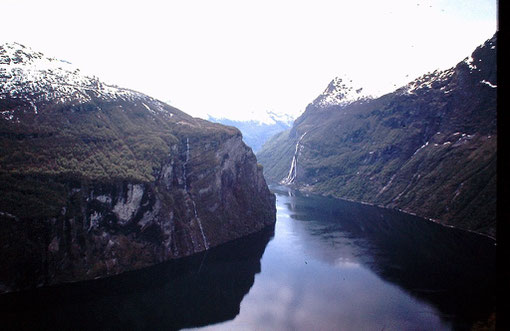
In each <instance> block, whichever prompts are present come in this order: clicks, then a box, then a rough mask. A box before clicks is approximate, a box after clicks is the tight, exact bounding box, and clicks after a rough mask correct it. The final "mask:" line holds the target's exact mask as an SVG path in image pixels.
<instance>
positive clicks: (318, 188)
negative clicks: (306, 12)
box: [257, 35, 497, 236]
mask: <svg viewBox="0 0 510 331" xmlns="http://www.w3.org/2000/svg"><path fill="white" fill-rule="evenodd" d="M496 43H497V36H496V35H494V36H493V37H492V38H491V39H489V40H488V41H486V42H485V43H484V44H483V45H482V46H480V47H478V48H477V49H476V50H475V51H474V52H473V53H472V55H471V56H469V57H467V58H465V59H464V60H463V61H461V62H460V63H458V64H457V65H456V66H455V67H453V68H450V69H448V70H444V71H439V70H436V71H434V72H431V73H428V74H426V75H423V76H422V77H419V78H418V79H416V80H414V81H412V82H410V83H409V84H407V85H406V86H403V87H401V88H399V89H397V90H396V91H394V92H393V93H389V94H386V95H383V96H381V97H378V98H372V99H371V98H368V97H367V98H359V100H353V98H352V95H353V93H352V91H353V89H349V90H348V91H349V92H350V96H351V97H349V94H348V93H343V94H339V93H334V94H333V95H331V93H330V92H331V91H335V90H336V88H333V87H334V86H335V85H338V84H337V82H335V80H334V81H333V82H332V83H331V84H330V86H328V88H327V89H326V91H325V92H324V93H323V94H322V95H321V96H319V97H318V98H317V99H316V100H315V101H314V102H312V103H311V104H309V105H308V106H307V108H306V110H305V112H304V113H303V114H302V115H301V116H300V117H299V118H298V119H296V121H295V122H294V125H293V127H292V128H291V129H289V130H287V131H284V132H282V133H280V134H278V135H276V136H274V137H273V138H271V139H270V140H269V141H268V142H267V143H266V144H265V145H264V146H263V148H262V150H261V151H260V152H259V153H258V154H257V157H258V160H259V162H260V163H261V164H262V165H263V166H264V174H265V176H266V179H267V180H269V181H271V182H281V183H283V184H286V185H292V186H295V187H296V188H299V189H301V190H305V191H311V192H315V193H320V194H323V195H331V196H334V197H338V198H343V199H347V200H353V201H358V202H363V203H369V204H376V205H380V206H384V207H388V208H397V209H401V210H403V211H406V212H408V213H412V214H417V215H419V216H422V217H426V218H429V219H432V220H436V221H439V222H441V223H443V224H446V225H451V226H456V227H459V228H463V229H468V230H472V231H476V232H480V233H485V234H488V235H491V236H494V235H495V231H496V161H497V160H496V150H497V130H496V124H497V121H496V93H497V82H496ZM354 91H355V90H354ZM354 95H355V94H354ZM345 97H346V99H344V98H345ZM325 101H327V102H325Z"/></svg>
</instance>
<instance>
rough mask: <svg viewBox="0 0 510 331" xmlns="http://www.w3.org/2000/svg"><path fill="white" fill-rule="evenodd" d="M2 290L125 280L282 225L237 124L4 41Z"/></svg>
mask: <svg viewBox="0 0 510 331" xmlns="http://www.w3.org/2000/svg"><path fill="white" fill-rule="evenodd" d="M0 146H1V149H0V182H1V184H2V185H1V186H0V243H1V247H0V260H1V261H2V268H0V292H3V291H13V290H18V289H24V288H31V287H35V286H41V285H48V284H55V283H59V282H67V281H78V280H84V279H92V278H99V277H104V276H109V275H114V274H118V273H121V272H124V271H127V270H132V269H138V268H141V267H145V266H149V265H153V264H156V263H159V262H162V261H166V260H169V259H174V258H179V257H183V256H187V255H191V254H193V253H195V252H200V251H203V250H206V249H209V248H211V247H213V246H217V245H219V244H222V243H225V242H227V241H230V240H233V239H236V238H239V237H242V236H245V235H247V234H250V233H253V232H256V231H258V230H260V229H262V228H264V227H265V226H267V225H270V224H273V223H274V222H275V214H276V210H275V204H274V202H275V199H274V195H273V194H271V193H270V192H269V189H268V188H267V185H266V182H265V180H264V177H263V175H262V169H261V167H260V166H258V165H257V161H256V158H255V156H254V154H253V153H252V152H251V149H250V148H248V147H246V146H245V144H244V143H243V142H242V137H241V133H240V132H239V131H238V130H236V129H234V128H231V127H225V126H222V125H219V124H213V123H210V122H207V121H204V120H200V119H195V118H192V117H190V116H188V115H187V114H185V113H183V112H181V111H179V110H178V109H175V108H173V107H171V106H169V105H167V104H164V103H162V102H160V101H158V100H155V99H153V98H151V97H149V96H146V95H144V94H141V93H138V92H135V91H131V90H128V89H122V88H119V87H117V86H111V85H107V84H104V83H102V82H101V81H100V80H99V79H97V78H96V77H88V76H85V75H83V74H81V73H80V71H79V70H78V69H76V68H72V66H70V65H69V64H68V63H65V62H62V61H58V60H56V59H53V58H47V57H45V56H44V55H43V54H41V53H37V52H34V51H32V50H31V49H29V48H26V47H24V46H21V45H18V44H7V45H3V46H0Z"/></svg>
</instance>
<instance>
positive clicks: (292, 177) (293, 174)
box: [281, 131, 308, 185]
mask: <svg viewBox="0 0 510 331" xmlns="http://www.w3.org/2000/svg"><path fill="white" fill-rule="evenodd" d="M307 132H308V131H307ZM307 132H305V133H303V134H302V135H301V137H299V139H298V141H297V142H296V150H295V151H294V156H293V157H292V162H291V164H290V170H289V174H288V175H287V178H285V179H284V180H282V181H281V183H282V184H285V185H288V184H292V183H293V182H294V181H295V180H296V177H297V166H298V156H299V152H300V149H299V148H300V147H301V145H300V143H301V140H303V138H304V137H305V135H306V134H307Z"/></svg>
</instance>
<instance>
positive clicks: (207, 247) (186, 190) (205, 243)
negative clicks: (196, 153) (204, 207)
mask: <svg viewBox="0 0 510 331" xmlns="http://www.w3.org/2000/svg"><path fill="white" fill-rule="evenodd" d="M189 155H190V152H189V138H186V161H185V162H184V163H183V165H182V176H183V179H184V192H186V194H187V195H188V197H189V199H190V200H191V203H192V204H193V215H194V219H195V220H196V222H197V223H198V227H199V228H200V234H201V235H202V240H203V241H204V247H205V249H209V244H208V243H207V239H206V237H205V233H204V228H203V227H202V222H201V221H200V218H199V217H198V213H197V204H196V203H195V200H193V197H192V195H191V192H189V191H188V178H187V177H188V176H187V172H186V169H187V167H188V162H189ZM192 237H193V236H192ZM193 246H194V245H193Z"/></svg>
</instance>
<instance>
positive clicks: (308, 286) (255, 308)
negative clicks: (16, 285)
mask: <svg viewBox="0 0 510 331" xmlns="http://www.w3.org/2000/svg"><path fill="white" fill-rule="evenodd" d="M273 191H274V192H275V193H276V196H277V213H278V215H277V223H276V225H275V228H274V229H273V228H270V229H266V230H264V231H262V232H260V233H258V234H255V235H252V236H249V237H247V238H243V239H241V240H236V241H234V242H231V243H228V244H226V245H222V246H220V247H217V248H213V249H211V250H210V251H207V252H205V253H201V254H197V255H194V256H192V257H189V258H185V259H181V260H178V261H172V262H169V263H164V264H161V265H158V266H155V267H153V268H147V269H144V270H140V271H136V272H130V273H126V274H123V275H120V276H117V277H111V278H108V279H103V280H96V281H91V282H83V283H77V284H68V285H64V286H56V287H48V288H41V289H38V290H36V291H30V292H24V293H18V294H7V295H2V296H0V320H2V325H3V326H4V327H7V328H16V329H19V328H27V327H29V328H37V329H40V328H43V329H119V328H120V329H123V328H127V329H154V330H156V329H167V330H168V329H181V328H202V327H203V328H204V329H217V330H382V329H384V330H450V329H469V328H470V327H471V325H472V324H473V323H474V322H476V321H478V320H487V318H488V316H489V315H490V314H491V313H492V312H493V311H494V310H495V308H494V304H495V245H494V241H492V240H490V239H488V238H485V237H482V236H478V235H475V234H472V233H468V232H464V231H460V230H456V229H451V228H446V227H443V226H440V225H438V224H435V223H433V222H429V221H425V220H423V219H420V218H418V217H414V216H410V215H406V214H403V213H399V212H396V211H391V210H385V209H381V208H377V207H373V206H367V205H362V204H357V203H352V202H347V201H341V200H336V199H330V198H324V197H317V196H311V195H304V194H301V193H299V192H295V191H292V190H290V189H287V188H283V187H274V188H273Z"/></svg>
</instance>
